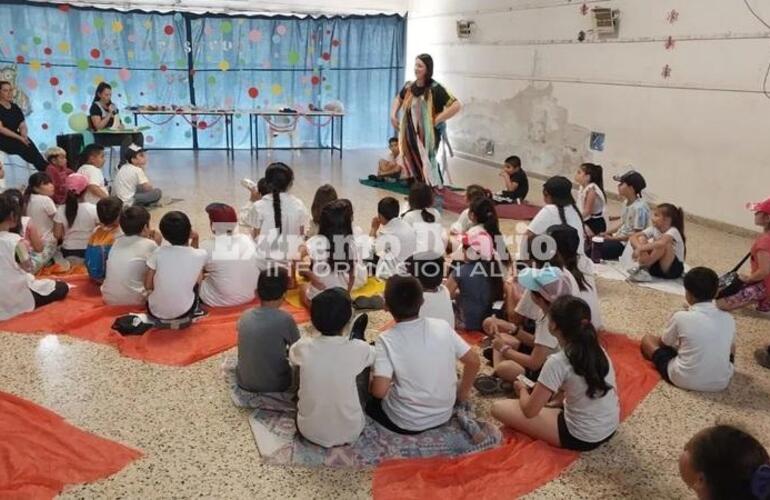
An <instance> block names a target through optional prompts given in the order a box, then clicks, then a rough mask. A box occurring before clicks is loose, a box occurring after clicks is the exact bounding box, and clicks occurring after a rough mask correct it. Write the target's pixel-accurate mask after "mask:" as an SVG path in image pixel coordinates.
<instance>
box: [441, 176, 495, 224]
mask: <svg viewBox="0 0 770 500" xmlns="http://www.w3.org/2000/svg"><path fill="white" fill-rule="evenodd" d="M491 197H492V193H490V192H489V190H488V189H486V188H485V187H484V186H480V185H478V184H471V185H470V186H468V187H467V188H466V189H465V201H467V202H468V207H469V208H466V209H465V210H463V211H462V212H460V216H459V217H458V218H457V220H456V221H454V222H453V223H452V226H451V227H450V229H449V234H451V235H453V236H456V235H462V234H465V232H466V231H468V229H470V228H471V227H472V226H473V222H471V219H470V215H469V214H470V205H471V204H472V203H473V202H474V201H476V200H477V199H479V198H491Z"/></svg>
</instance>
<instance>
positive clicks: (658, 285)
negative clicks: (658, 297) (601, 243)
mask: <svg viewBox="0 0 770 500" xmlns="http://www.w3.org/2000/svg"><path fill="white" fill-rule="evenodd" d="M594 269H596V274H597V276H599V277H600V278H604V279H606V280H612V281H626V280H627V279H628V272H627V271H626V268H624V267H623V264H621V263H620V262H617V261H604V262H602V263H601V264H594ZM629 283H631V284H633V285H638V286H641V287H644V288H651V289H653V290H657V291H659V292H664V293H670V294H672V295H679V296H681V297H684V280H682V278H679V279H675V280H664V279H659V278H653V279H652V281H646V282H631V281H629Z"/></svg>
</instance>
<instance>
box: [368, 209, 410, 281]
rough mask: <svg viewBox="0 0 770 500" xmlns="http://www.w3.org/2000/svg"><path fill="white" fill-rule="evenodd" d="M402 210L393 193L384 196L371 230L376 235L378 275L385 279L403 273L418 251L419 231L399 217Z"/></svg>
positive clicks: (375, 246)
mask: <svg viewBox="0 0 770 500" xmlns="http://www.w3.org/2000/svg"><path fill="white" fill-rule="evenodd" d="M399 210H400V207H399V205H398V200H396V199H395V198H393V197H392V196H387V197H385V198H383V199H381V200H380V201H379V203H377V216H376V217H374V219H372V227H371V229H370V231H369V236H371V237H372V238H374V253H375V259H376V265H377V268H376V272H375V274H376V276H377V277H378V278H380V279H383V280H385V279H388V278H390V277H391V276H394V275H396V274H403V273H404V272H405V269H404V265H405V263H406V260H407V259H408V258H409V257H412V256H413V255H414V252H415V251H416V250H417V233H416V232H415V230H414V228H413V227H412V226H410V225H409V224H408V223H406V222H405V221H404V220H403V219H402V218H401V217H399V216H398V214H399Z"/></svg>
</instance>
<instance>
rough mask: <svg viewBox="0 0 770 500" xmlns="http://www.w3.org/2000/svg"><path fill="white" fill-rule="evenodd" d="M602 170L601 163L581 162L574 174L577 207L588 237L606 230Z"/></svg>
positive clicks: (605, 201) (605, 202) (605, 199)
mask: <svg viewBox="0 0 770 500" xmlns="http://www.w3.org/2000/svg"><path fill="white" fill-rule="evenodd" d="M603 174H604V172H603V169H602V167H601V165H596V164H594V163H583V164H582V165H580V167H579V168H578V171H577V173H576V174H575V182H577V184H578V196H577V207H578V209H580V211H581V215H582V216H583V223H584V224H585V231H586V234H587V235H588V236H589V237H592V236H596V235H597V234H602V233H603V232H605V231H607V221H606V219H605V218H604V208H605V206H606V205H607V195H606V194H605V193H604V175H603Z"/></svg>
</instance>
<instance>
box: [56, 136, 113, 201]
mask: <svg viewBox="0 0 770 500" xmlns="http://www.w3.org/2000/svg"><path fill="white" fill-rule="evenodd" d="M102 167H104V146H100V145H98V144H89V145H88V146H86V147H85V148H83V151H82V152H81V153H80V168H78V171H77V173H78V174H80V175H84V176H85V177H86V179H88V191H87V192H86V194H85V201H86V202H88V203H92V204H94V205H96V202H97V201H99V200H101V199H102V198H106V197H107V196H108V195H109V193H107V188H106V187H105V186H106V183H105V181H104V173H102ZM65 202H66V197H65Z"/></svg>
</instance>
